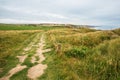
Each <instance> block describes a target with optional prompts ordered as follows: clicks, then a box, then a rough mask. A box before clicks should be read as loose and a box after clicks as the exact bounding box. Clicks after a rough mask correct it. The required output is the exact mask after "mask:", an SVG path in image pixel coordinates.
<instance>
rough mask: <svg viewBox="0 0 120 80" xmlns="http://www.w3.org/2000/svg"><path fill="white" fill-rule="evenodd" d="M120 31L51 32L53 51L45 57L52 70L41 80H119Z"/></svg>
mask: <svg viewBox="0 0 120 80" xmlns="http://www.w3.org/2000/svg"><path fill="white" fill-rule="evenodd" d="M118 30H119V29H117V30H113V31H95V30H91V29H88V30H87V31H86V28H85V29H84V28H82V29H62V30H49V31H47V32H46V35H47V39H46V41H48V45H49V46H48V47H50V48H52V49H53V50H52V51H51V52H50V53H46V54H45V55H46V57H47V60H46V61H45V62H46V63H47V64H48V65H49V67H48V68H47V70H46V73H45V74H44V75H43V76H42V77H40V80H119V79H120V37H119V32H120V31H118Z"/></svg>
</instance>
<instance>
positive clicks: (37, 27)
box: [0, 24, 63, 31]
mask: <svg viewBox="0 0 120 80" xmlns="http://www.w3.org/2000/svg"><path fill="white" fill-rule="evenodd" d="M60 27H61V28H63V27H62V26H51V27H49V26H40V25H34V24H29V25H28V24H0V30H45V31H47V30H51V29H58V28H60Z"/></svg>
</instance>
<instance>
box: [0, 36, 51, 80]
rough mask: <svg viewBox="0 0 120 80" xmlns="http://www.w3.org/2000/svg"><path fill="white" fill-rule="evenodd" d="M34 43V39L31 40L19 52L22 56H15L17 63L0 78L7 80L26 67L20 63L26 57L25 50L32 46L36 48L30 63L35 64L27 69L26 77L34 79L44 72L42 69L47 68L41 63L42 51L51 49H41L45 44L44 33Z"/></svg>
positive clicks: (0, 79) (42, 58) (42, 59)
mask: <svg viewBox="0 0 120 80" xmlns="http://www.w3.org/2000/svg"><path fill="white" fill-rule="evenodd" d="M34 43H35V42H34V41H31V43H30V44H28V46H27V47H26V48H24V49H23V52H22V53H21V54H22V56H16V57H17V58H18V59H19V63H18V64H17V65H16V67H14V68H12V69H11V70H10V71H9V72H8V73H7V74H6V75H5V76H4V77H2V78H0V80H9V79H10V77H12V76H13V75H14V74H16V73H17V72H19V71H22V70H23V69H25V68H27V65H21V64H22V63H24V60H25V59H26V58H27V57H28V54H27V52H28V51H29V50H31V49H32V46H36V48H37V50H36V53H35V54H34V55H33V56H32V58H31V63H37V64H36V65H34V66H32V67H31V68H29V69H28V74H27V77H28V78H30V79H32V80H36V79H37V78H38V77H40V76H41V75H42V74H43V73H44V70H45V69H46V68H47V65H45V64H42V61H44V60H45V57H44V55H43V53H45V52H48V51H50V50H51V49H45V50H44V49H43V47H44V46H45V41H44V35H42V36H41V38H40V41H39V43H37V44H36V45H34ZM36 57H37V58H38V59H37V58H36ZM0 71H2V70H0Z"/></svg>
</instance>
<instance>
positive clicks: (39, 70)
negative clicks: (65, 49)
mask: <svg viewBox="0 0 120 80" xmlns="http://www.w3.org/2000/svg"><path fill="white" fill-rule="evenodd" d="M44 46H45V41H44V36H43V35H42V37H41V39H40V42H39V43H38V49H37V51H36V54H35V55H34V56H33V57H32V60H31V62H32V63H35V62H37V63H39V64H37V65H35V66H33V67H31V68H30V69H29V70H28V74H27V76H28V77H29V78H30V79H32V80H36V79H37V78H38V77H40V76H41V75H42V74H43V73H44V70H45V69H46V68H47V65H44V64H42V61H44V60H45V57H44V55H43V52H48V51H50V49H46V50H43V47H44ZM35 56H38V57H39V60H38V61H36V59H35Z"/></svg>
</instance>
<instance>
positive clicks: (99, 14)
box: [0, 0, 120, 25]
mask: <svg viewBox="0 0 120 80" xmlns="http://www.w3.org/2000/svg"><path fill="white" fill-rule="evenodd" d="M119 7H120V0H53V1H51V0H2V1H0V11H1V12H0V18H2V20H3V19H4V20H3V21H2V20H1V21H0V22H9V21H10V22H14V20H15V22H16V21H17V22H31V21H32V22H61V23H75V24H92V25H113V24H115V25H120V23H119V21H120V10H119ZM6 11H7V12H8V13H9V14H8V13H6ZM7 19H11V20H7Z"/></svg>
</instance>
